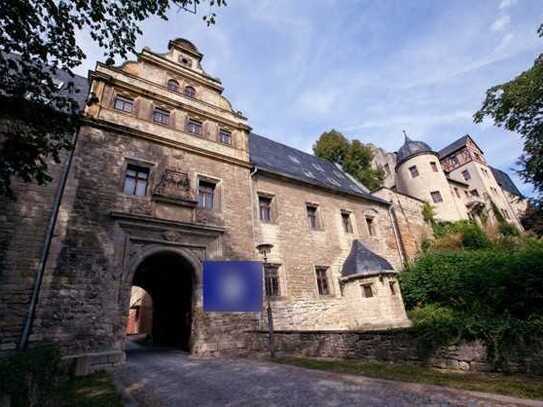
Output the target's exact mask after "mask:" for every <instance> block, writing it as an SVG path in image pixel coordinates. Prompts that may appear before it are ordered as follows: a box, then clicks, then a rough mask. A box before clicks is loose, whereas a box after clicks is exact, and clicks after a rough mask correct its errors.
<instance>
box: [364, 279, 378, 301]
mask: <svg viewBox="0 0 543 407" xmlns="http://www.w3.org/2000/svg"><path fill="white" fill-rule="evenodd" d="M360 290H361V293H362V295H361V296H362V298H363V299H366V300H367V299H370V298H376V297H377V292H376V290H375V284H374V283H361V284H360ZM367 290H370V291H367ZM370 292H371V293H370Z"/></svg>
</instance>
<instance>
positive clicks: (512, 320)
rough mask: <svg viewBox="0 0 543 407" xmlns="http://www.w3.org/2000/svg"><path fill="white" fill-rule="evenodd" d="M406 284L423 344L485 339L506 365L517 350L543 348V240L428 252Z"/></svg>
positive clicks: (431, 345) (406, 276)
mask: <svg viewBox="0 0 543 407" xmlns="http://www.w3.org/2000/svg"><path fill="white" fill-rule="evenodd" d="M400 283H401V287H402V292H403V295H404V300H405V304H406V307H407V308H408V309H409V310H410V316H411V317H412V319H413V322H414V324H415V329H416V330H417V331H418V333H419V338H420V343H421V347H422V348H425V349H427V350H430V349H435V347H437V346H440V345H443V344H446V343H453V342H457V341H459V340H461V339H464V340H473V339H479V340H482V341H483V342H484V343H485V344H486V345H487V348H488V349H489V357H490V358H491V361H492V362H493V363H494V364H495V366H499V367H502V368H504V369H505V368H506V366H507V361H508V360H509V358H510V356H511V355H512V354H519V353H523V352H527V351H528V350H529V351H543V294H542V293H543V243H542V242H541V241H537V240H534V239H531V240H530V239H525V240H519V242H518V243H517V245H516V246H512V245H511V246H509V248H508V249H507V250H504V248H503V247H501V246H499V245H497V246H495V247H492V248H486V249H479V250H460V251H448V252H435V251H434V252H428V253H427V254H425V255H423V256H422V257H421V258H420V259H419V260H418V261H417V262H416V263H414V264H412V265H411V266H409V267H408V269H407V270H406V271H405V272H404V273H402V274H401V275H400Z"/></svg>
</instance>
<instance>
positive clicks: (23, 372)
mask: <svg viewBox="0 0 543 407" xmlns="http://www.w3.org/2000/svg"><path fill="white" fill-rule="evenodd" d="M61 373H62V372H61V367H60V351H59V349H58V348H57V347H55V346H50V345H48V346H43V347H40V348H36V349H30V350H29V351H27V352H19V353H16V354H14V355H13V356H10V357H7V358H5V359H0V394H8V395H10V396H11V403H12V404H11V405H12V407H27V406H48V405H50V402H51V396H52V394H53V392H54V389H55V387H56V385H57V382H58V380H59V378H60V377H61Z"/></svg>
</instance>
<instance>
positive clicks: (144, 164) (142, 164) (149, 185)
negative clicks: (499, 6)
mask: <svg viewBox="0 0 543 407" xmlns="http://www.w3.org/2000/svg"><path fill="white" fill-rule="evenodd" d="M128 165H135V166H138V167H143V168H148V169H149V176H148V178H147V192H146V194H145V195H143V196H137V195H128V194H125V193H124V182H125V178H126V172H127V169H128ZM155 166H156V163H154V162H151V161H146V160H142V159H137V158H132V157H124V162H123V166H122V168H121V174H122V176H121V177H120V178H119V185H118V191H119V192H120V193H122V194H123V196H125V197H127V198H130V199H146V198H149V191H150V190H152V188H153V180H154V177H155V171H154V168H153V167H155Z"/></svg>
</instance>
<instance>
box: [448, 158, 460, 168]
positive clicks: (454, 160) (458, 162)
mask: <svg viewBox="0 0 543 407" xmlns="http://www.w3.org/2000/svg"><path fill="white" fill-rule="evenodd" d="M450 160H451V164H452V165H453V166H457V165H458V164H460V161H458V157H457V156H455V155H453V156H452V157H451V159H450Z"/></svg>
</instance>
